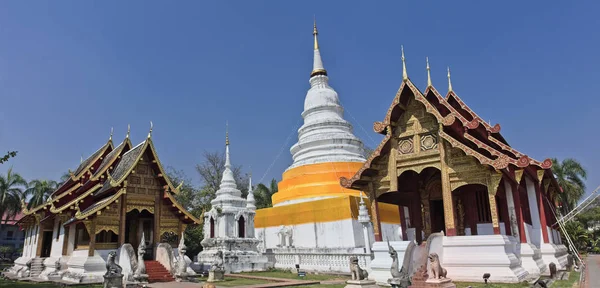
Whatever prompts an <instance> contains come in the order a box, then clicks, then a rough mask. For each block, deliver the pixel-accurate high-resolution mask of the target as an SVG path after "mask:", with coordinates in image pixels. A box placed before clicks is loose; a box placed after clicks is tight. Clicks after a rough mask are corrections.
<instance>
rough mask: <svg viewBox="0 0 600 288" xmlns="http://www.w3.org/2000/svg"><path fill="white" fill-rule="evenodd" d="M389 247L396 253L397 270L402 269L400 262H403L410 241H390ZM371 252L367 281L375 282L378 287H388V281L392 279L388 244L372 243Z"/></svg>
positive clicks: (381, 242)
mask: <svg viewBox="0 0 600 288" xmlns="http://www.w3.org/2000/svg"><path fill="white" fill-rule="evenodd" d="M389 243H390V245H391V246H392V247H393V248H394V250H396V253H398V262H399V263H398V266H399V267H398V269H400V268H402V261H403V260H404V253H405V252H406V248H408V244H409V243H410V241H390V242H389ZM371 251H373V256H374V258H373V261H371V267H370V268H371V269H370V270H369V271H368V272H369V279H370V280H374V281H375V282H377V285H380V286H390V284H388V279H390V278H392V274H391V273H390V267H392V258H391V257H390V253H389V248H388V243H387V242H383V241H379V242H375V243H373V247H372V248H371Z"/></svg>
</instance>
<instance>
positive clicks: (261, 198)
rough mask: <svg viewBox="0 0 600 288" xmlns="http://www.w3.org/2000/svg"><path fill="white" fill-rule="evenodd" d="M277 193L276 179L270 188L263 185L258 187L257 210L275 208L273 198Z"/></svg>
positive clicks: (255, 193) (256, 195) (256, 194)
mask: <svg viewBox="0 0 600 288" xmlns="http://www.w3.org/2000/svg"><path fill="white" fill-rule="evenodd" d="M277 191H278V188H277V180H275V179H272V180H271V185H270V187H267V186H265V185H264V184H262V183H260V184H258V185H256V188H254V199H255V201H256V208H258V209H262V208H268V207H273V202H272V200H271V196H273V194H275V193H277Z"/></svg>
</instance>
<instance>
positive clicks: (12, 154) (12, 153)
mask: <svg viewBox="0 0 600 288" xmlns="http://www.w3.org/2000/svg"><path fill="white" fill-rule="evenodd" d="M15 156H17V151H8V152H7V153H6V155H4V156H2V157H0V164H2V163H4V162H6V161H8V159H10V158H12V157H15Z"/></svg>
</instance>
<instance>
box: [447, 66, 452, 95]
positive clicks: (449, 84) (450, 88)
mask: <svg viewBox="0 0 600 288" xmlns="http://www.w3.org/2000/svg"><path fill="white" fill-rule="evenodd" d="M448 92H452V80H450V67H448Z"/></svg>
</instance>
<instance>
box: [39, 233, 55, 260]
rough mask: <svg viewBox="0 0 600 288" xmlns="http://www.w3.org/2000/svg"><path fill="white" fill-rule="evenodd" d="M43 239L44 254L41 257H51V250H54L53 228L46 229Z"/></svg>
mask: <svg viewBox="0 0 600 288" xmlns="http://www.w3.org/2000/svg"><path fill="white" fill-rule="evenodd" d="M43 239H44V240H43V241H42V254H41V255H40V257H50V251H51V250H52V230H49V231H44V235H43Z"/></svg>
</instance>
